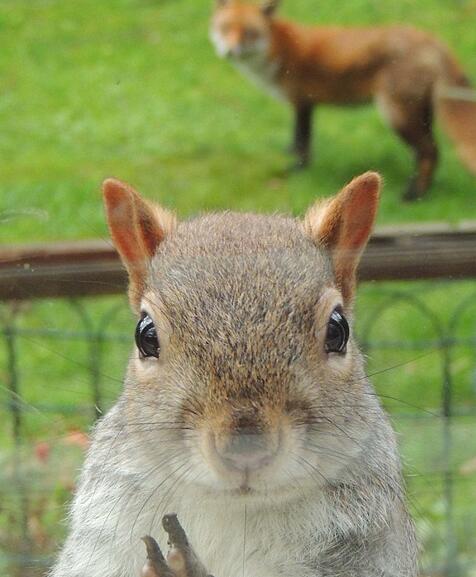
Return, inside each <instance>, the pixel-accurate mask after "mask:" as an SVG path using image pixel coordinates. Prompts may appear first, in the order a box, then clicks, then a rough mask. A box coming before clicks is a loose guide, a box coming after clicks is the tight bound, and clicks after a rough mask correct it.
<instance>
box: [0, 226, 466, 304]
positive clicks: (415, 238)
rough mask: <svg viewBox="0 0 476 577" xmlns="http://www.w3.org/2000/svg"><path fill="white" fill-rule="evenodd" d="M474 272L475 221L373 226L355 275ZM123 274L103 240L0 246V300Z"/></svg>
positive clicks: (93, 290) (102, 285) (115, 285)
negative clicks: (373, 229) (375, 228)
mask: <svg viewBox="0 0 476 577" xmlns="http://www.w3.org/2000/svg"><path fill="white" fill-rule="evenodd" d="M474 277H476V222H474V221H471V222H465V223H460V224H459V225H458V226H450V225H447V224H426V225H406V226H405V225H402V226H399V227H383V228H380V229H377V230H376V231H375V233H374V234H373V236H372V238H371V239H370V242H369V245H368V247H367V249H366V251H365V253H364V255H363V258H362V262H361V264H360V268H359V279H360V280H362V281H370V280H416V279H438V278H447V279H448V278H449V279H464V278H474ZM125 286H126V274H125V271H124V268H123V266H122V265H121V263H120V261H119V258H118V256H117V253H116V251H115V249H114V248H113V247H112V246H111V244H109V243H108V242H107V241H105V240H92V241H78V242H70V243H61V244H54V243H45V244H36V245H23V246H21V245H19V246H11V247H3V248H0V300H24V299H33V298H44V297H72V296H75V297H76V296H78V297H79V296H87V295H100V294H117V293H122V292H124V289H125Z"/></svg>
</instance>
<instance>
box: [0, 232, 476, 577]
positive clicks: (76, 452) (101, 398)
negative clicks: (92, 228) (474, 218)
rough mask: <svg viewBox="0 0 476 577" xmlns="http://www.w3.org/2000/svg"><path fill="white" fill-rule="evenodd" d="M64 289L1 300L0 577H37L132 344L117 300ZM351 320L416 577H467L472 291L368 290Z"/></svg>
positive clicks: (474, 456)
mask: <svg viewBox="0 0 476 577" xmlns="http://www.w3.org/2000/svg"><path fill="white" fill-rule="evenodd" d="M412 235H413V236H415V233H414V232H413V233H412ZM420 236H421V235H420ZM399 242H400V244H401V242H402V241H401V238H400V241H399ZM407 244H408V243H407ZM436 244H437V243H436ZM403 245H405V242H403ZM430 245H431V246H433V247H434V245H435V243H433V244H432V243H430V244H429V245H428V246H430ZM386 250H387V251H388V243H387V245H386ZM465 251H466V252H465V257H464V258H468V254H469V253H468V251H467V247H466V249H465ZM397 252H398V251H397ZM462 253H463V251H462V250H460V251H459V252H458V250H453V258H455V259H456V260H458V254H462ZM475 255H476V252H474V251H473V258H474V257H475ZM428 258H429V257H428ZM0 261H1V259H0ZM3 262H6V259H5V258H4V259H3ZM61 262H62V266H63V267H64V263H65V260H64V258H63V259H62V260H61ZM50 264H51V263H50ZM422 266H423V265H422ZM73 268H74V267H73ZM375 270H377V269H375ZM379 270H382V268H381V267H380V269H379ZM461 270H464V271H468V270H469V269H468V267H462V268H461ZM83 272H84V271H83ZM400 272H401V269H400ZM22 274H23V273H22ZM114 274H117V271H116V272H115V273H114ZM472 275H473V273H472V272H471V271H470V272H469V273H468V274H467V276H468V277H471V276H472ZM7 276H9V277H10V278H11V274H10V275H7ZM374 276H377V278H378V275H374ZM402 276H403V277H405V275H404V274H400V275H398V277H397V278H398V279H400V278H401V277H402ZM407 276H409V275H407ZM414 276H418V275H414ZM425 276H427V277H428V276H431V275H429V274H426V275H425ZM435 276H443V275H442V274H437V275H435ZM371 277H372V275H370V274H368V275H367V278H371ZM55 278H56V279H57V276H56V277H55ZM98 278H100V277H98V276H97V273H96V276H95V281H97V280H98ZM384 278H386V277H384ZM0 281H1V279H0ZM55 282H56V281H55ZM118 284H119V285H122V280H121V281H117V279H116V281H115V287H114V289H113V290H109V291H104V290H100V291H98V292H113V293H114V292H117V291H118V290H121V289H120V288H118V287H117V285H118ZM0 286H1V282H0ZM32 286H33V287H34V283H33V285H32ZM39 286H40V285H39ZM42 286H43V289H44V284H43V285H42ZM55 286H58V284H56V285H55ZM65 286H68V287H69V288H70V289H71V284H68V283H67V284H66V285H65ZM99 286H101V285H99ZM88 291H89V292H94V291H92V290H91V289H90V287H89V288H88ZM40 292H41V290H40ZM56 292H58V291H56ZM59 292H61V291H59ZM64 292H65V294H64V295H63V297H62V298H60V299H58V298H56V299H41V300H29V299H26V300H21V301H19V300H15V301H12V300H5V301H4V302H3V303H0V331H1V333H0V334H1V336H2V337H3V345H4V346H3V350H2V352H1V353H0V355H1V356H0V362H1V364H0V379H1V381H0V398H1V399H2V401H3V402H2V404H1V407H0V415H1V419H0V463H1V466H0V572H2V574H4V575H7V576H10V577H17V576H18V577H19V576H20V575H21V576H22V577H26V576H30V575H31V576H32V577H34V576H35V577H36V576H37V575H41V574H43V573H44V571H45V568H46V567H47V566H48V564H49V563H50V562H51V558H52V556H53V554H54V551H55V549H56V547H57V546H58V544H59V543H60V542H61V539H62V537H63V535H64V530H65V526H64V523H63V519H64V514H65V509H64V503H65V502H66V501H67V500H68V498H69V495H70V492H71V490H72V489H73V487H74V479H75V476H76V474H77V469H78V467H79V466H80V463H81V460H82V458H83V454H84V449H85V446H86V445H87V437H86V436H85V433H84V432H85V431H87V430H88V427H89V426H90V425H91V423H93V422H94V420H95V419H96V418H97V417H98V416H99V415H100V414H102V412H103V411H104V410H106V409H107V407H109V406H110V404H111V403H112V402H113V400H114V398H115V397H116V396H117V394H118V392H119V390H120V387H121V378H122V373H123V370H124V367H125V364H126V361H127V356H128V354H129V349H130V346H131V343H132V337H131V335H132V331H133V327H134V320H133V318H132V316H131V315H130V314H129V312H128V307H127V303H126V301H125V298H124V297H118V296H108V297H96V298H91V297H80V296H77V297H70V296H66V294H68V293H74V292H75V291H72V290H68V291H64ZM79 292H81V291H79ZM27 296H30V297H31V296H32V295H31V294H30V295H27ZM57 296H59V295H57ZM356 317H357V332H358V335H359V340H360V343H361V346H362V347H363V349H364V351H365V353H366V354H367V356H368V372H369V374H370V375H371V379H372V381H373V383H374V384H375V385H376V387H377V390H378V392H379V394H380V396H381V398H382V401H383V403H384V404H385V405H386V407H387V409H388V411H389V412H390V414H391V416H392V419H393V422H394V425H395V427H396V429H397V431H398V432H399V435H400V444H401V449H402V454H403V458H404V462H405V470H406V477H407V482H408V485H409V498H410V502H411V506H412V508H413V512H414V516H415V518H416V521H417V527H418V530H419V534H420V539H421V542H422V548H423V553H422V572H424V573H425V574H427V575H447V576H451V577H452V576H463V575H465V576H466V575H468V576H471V575H476V531H475V529H476V504H475V503H476V441H475V439H476V355H474V352H475V349H476V286H475V284H474V282H473V281H472V280H467V279H466V280H465V279H461V278H460V279H458V280H446V281H443V280H439V281H435V280H426V281H419V280H417V281H411V282H408V281H407V282H401V281H400V280H396V281H392V282H388V281H387V282H370V281H369V282H367V283H364V284H362V285H361V286H360V289H359V297H358V301H357V314H356Z"/></svg>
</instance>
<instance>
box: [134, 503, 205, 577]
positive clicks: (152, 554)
mask: <svg viewBox="0 0 476 577" xmlns="http://www.w3.org/2000/svg"><path fill="white" fill-rule="evenodd" d="M162 526H163V527H164V529H165V531H166V533H167V535H168V537H169V540H168V543H169V546H170V550H169V552H168V554H167V559H165V558H164V556H163V554H162V551H161V550H160V547H159V545H158V544H157V542H156V541H155V539H153V538H152V537H150V536H146V537H144V538H143V539H142V540H143V541H144V543H145V546H146V549H147V561H146V564H145V565H144V568H143V570H142V577H212V576H211V575H209V574H208V572H207V571H206V570H205V568H204V567H203V565H202V563H201V561H200V560H199V558H198V557H197V555H196V554H195V552H194V550H193V549H192V547H191V546H190V543H189V541H188V538H187V535H186V533H185V531H184V529H183V527H182V526H181V525H180V523H179V521H178V519H177V515H175V514H171V515H165V516H164V517H163V519H162Z"/></svg>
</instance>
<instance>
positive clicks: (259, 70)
mask: <svg viewBox="0 0 476 577" xmlns="http://www.w3.org/2000/svg"><path fill="white" fill-rule="evenodd" d="M233 64H234V66H235V67H236V68H237V69H238V70H239V71H240V72H241V73H242V74H243V75H244V76H246V77H247V78H248V79H249V80H250V81H251V82H253V84H255V85H256V86H258V87H259V88H262V89H264V90H266V92H268V93H269V94H271V95H272V96H274V97H275V98H278V99H279V100H283V99H284V98H285V94H284V92H283V90H282V89H281V87H280V86H279V84H278V81H277V76H278V70H279V63H278V62H277V61H276V60H270V58H269V57H268V56H267V55H265V54H256V55H252V56H248V57H247V58H239V59H238V58H235V59H233Z"/></svg>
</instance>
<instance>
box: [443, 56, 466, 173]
mask: <svg viewBox="0 0 476 577" xmlns="http://www.w3.org/2000/svg"><path fill="white" fill-rule="evenodd" d="M445 68H446V71H445V72H446V73H445V75H444V78H443V79H442V80H441V81H440V82H439V83H438V85H437V90H436V110H437V114H438V118H439V119H440V120H441V121H442V123H443V125H444V127H445V129H446V132H447V133H448V134H449V136H450V137H451V138H452V139H453V141H454V143H455V145H456V150H457V152H458V154H459V156H460V158H461V160H462V161H463V162H464V164H465V165H466V166H467V167H468V169H469V170H470V171H471V172H473V173H474V174H476V90H474V89H473V88H472V87H471V84H470V82H469V80H468V79H467V78H466V77H465V75H464V74H463V72H462V71H461V69H460V67H459V65H458V64H457V63H456V62H455V61H454V60H452V59H451V61H449V62H448V63H447V66H446V67H445Z"/></svg>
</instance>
